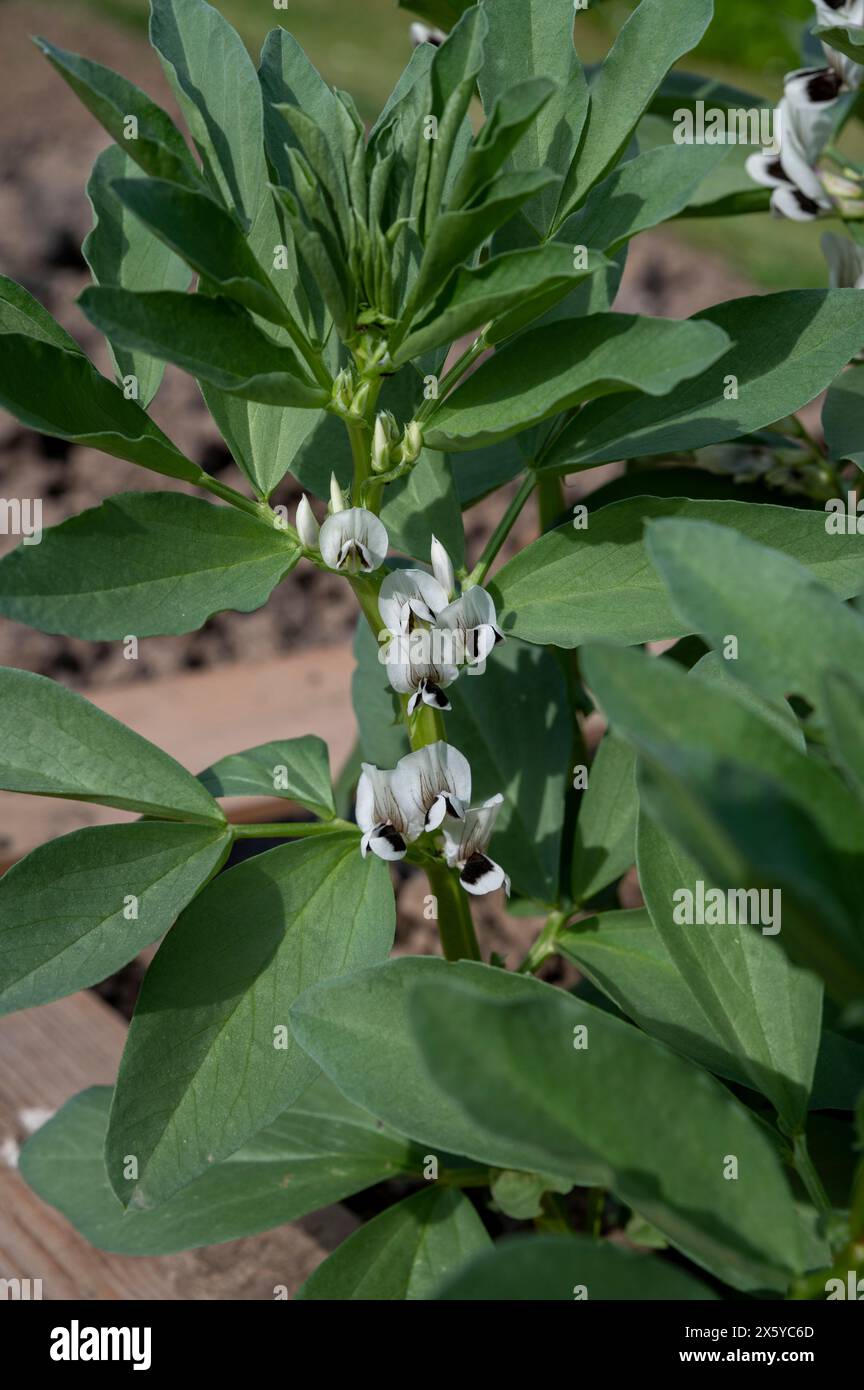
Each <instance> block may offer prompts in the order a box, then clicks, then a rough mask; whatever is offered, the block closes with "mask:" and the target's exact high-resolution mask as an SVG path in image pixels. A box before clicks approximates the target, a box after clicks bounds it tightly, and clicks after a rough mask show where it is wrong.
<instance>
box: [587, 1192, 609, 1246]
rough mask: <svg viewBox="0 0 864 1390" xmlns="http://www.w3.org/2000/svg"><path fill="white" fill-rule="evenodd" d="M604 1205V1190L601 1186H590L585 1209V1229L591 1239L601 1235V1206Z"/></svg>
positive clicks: (596, 1238) (598, 1237)
mask: <svg viewBox="0 0 864 1390" xmlns="http://www.w3.org/2000/svg"><path fill="white" fill-rule="evenodd" d="M605 1205H606V1190H605V1188H603V1187H592V1188H590V1189H589V1192H588V1205H587V1208H586V1211H585V1229H586V1231H587V1233H588V1235H589V1236H591V1237H592V1239H593V1240H600V1239H601V1238H602V1235H603V1208H604V1207H605Z"/></svg>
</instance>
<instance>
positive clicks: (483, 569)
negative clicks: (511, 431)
mask: <svg viewBox="0 0 864 1390" xmlns="http://www.w3.org/2000/svg"><path fill="white" fill-rule="evenodd" d="M536 486H537V475H536V473H527V474H526V475H525V477H524V478H523V479H522V486H521V487H520V488H519V491H518V492H517V493H516V496H515V497H514V498H513V500H512V502H511V503H510V506H509V507H508V508H507V510H506V512H505V513H504V515H503V516H502V518H501V520H500V521H499V523H498V525H497V526H496V527H495V530H494V531H493V532H492V535H491V536H490V537H489V540H488V541H487V542H486V545H485V547H484V549H483V554H482V555H481V556H480V559H479V560H478V561H477V563H476V565H475V566H474V568H473V570H472V571H471V573H470V574H469V576H468V578H467V580H466V581H465V587H466V588H470V586H471V585H472V584H482V583H483V580H484V579H485V578H486V575H487V574H488V573H489V568H490V566H491V564H492V562H493V560H494V559H495V557H496V555H497V554H498V551H499V550H500V549H501V547H502V545H503V544H504V542H505V541H506V539H507V537H508V536H509V535H510V532H511V531H512V530H513V527H514V526H515V524H516V522H517V520H518V518H519V514H520V512H521V511H522V508H523V507H524V506H525V503H526V502H527V501H528V498H529V497H530V496H531V494H532V492H533V491H534V489H535V487H536Z"/></svg>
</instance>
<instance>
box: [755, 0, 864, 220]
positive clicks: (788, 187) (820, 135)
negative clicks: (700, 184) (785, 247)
mask: <svg viewBox="0 0 864 1390" xmlns="http://www.w3.org/2000/svg"><path fill="white" fill-rule="evenodd" d="M814 4H815V6H816V17H817V20H818V22H819V24H820V25H832V24H833V25H835V26H838V25H842V26H848V27H861V26H864V0H814ZM822 47H823V51H824V53H825V57H826V60H827V62H826V65H825V66H824V67H818V68H800V69H797V70H796V71H795V72H790V73H787V75H786V78H785V82H784V88H783V97H782V100H781V101H780V105H779V106H778V108H777V111H776V117H775V129H776V130H777V131H778V142H777V143H778V148H777V149H775V150H770V149H769V150H763V151H762V152H761V154H754V155H751V156H750V158H749V159H748V161H747V172H748V173H749V175H750V177H751V178H752V179H753V180H754V181H755V182H756V183H759V184H762V185H763V186H764V187H766V188H770V189H771V190H772V191H771V208H772V211H773V212H775V213H776V214H777V215H778V216H780V217H788V218H792V219H793V220H794V221H798V222H807V221H810V220H812V219H813V218H814V217H819V216H820V214H822V213H826V212H830V211H831V210H833V209H834V208H836V209H837V210H838V211H839V212H840V214H841V216H844V217H862V216H864V200H862V189H861V184H860V181H859V180H858V179H857V178H856V177H855V171H853V170H851V169H844V171H843V173H842V174H837V173H835V172H833V171H832V170H830V169H826V168H823V167H822V166H821V165H820V162H819V161H820V159H821V157H822V154H823V151H824V150H825V147H826V145H828V144H829V143H830V141H831V139H832V136H833V134H834V128H835V121H836V118H837V115H838V112H837V103H838V101H839V100H840V98H841V97H842V96H843V94H844V93H845V92H848V91H856V90H857V89H858V88H859V87H860V86H861V82H862V79H864V67H862V66H861V65H860V64H858V63H855V62H853V61H852V59H850V58H847V57H846V56H845V55H844V54H842V53H838V52H837V51H836V50H835V49H832V48H829V47H828V46H827V45H826V44H823V45H822Z"/></svg>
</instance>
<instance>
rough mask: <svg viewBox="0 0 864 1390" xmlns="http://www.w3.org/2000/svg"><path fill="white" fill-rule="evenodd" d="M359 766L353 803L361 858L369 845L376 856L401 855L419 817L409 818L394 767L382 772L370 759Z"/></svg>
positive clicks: (418, 826) (415, 832)
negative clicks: (397, 789)
mask: <svg viewBox="0 0 864 1390" xmlns="http://www.w3.org/2000/svg"><path fill="white" fill-rule="evenodd" d="M362 768H363V772H362V774H361V777H360V781H359V782H358V783H357V803H356V812H357V824H358V825H359V827H360V829H361V830H362V831H363V838H362V839H361V841H360V853H361V854H362V855H363V858H364V859H365V858H366V855H367V854H368V852H369V850H370V849H371V851H372V853H373V854H377V856H378V858H379V859H404V858H405V855H406V854H407V852H408V845H409V844H410V842H411V841H412V840H416V839H417V836H418V835H419V833H420V830H421V829H422V821H421V822H419V823H416V822H413V821H412V820H411V819H410V817H409V816H408V815H407V814H406V813H405V810H404V808H403V806H402V805H401V804H400V801H399V797H398V796H397V794H396V789H395V787H394V779H395V776H396V773H395V770H394V771H393V772H382V771H381V770H380V769H379V768H377V767H375V766H374V765H373V764H372V763H363V764H362Z"/></svg>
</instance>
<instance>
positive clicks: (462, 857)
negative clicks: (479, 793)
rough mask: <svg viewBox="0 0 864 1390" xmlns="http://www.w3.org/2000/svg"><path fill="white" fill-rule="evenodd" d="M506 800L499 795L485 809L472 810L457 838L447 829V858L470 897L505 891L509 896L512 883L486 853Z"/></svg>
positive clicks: (445, 855) (486, 803)
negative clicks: (471, 894) (502, 804)
mask: <svg viewBox="0 0 864 1390" xmlns="http://www.w3.org/2000/svg"><path fill="white" fill-rule="evenodd" d="M503 800H504V798H503V797H502V796H501V795H500V793H499V795H498V796H491V797H490V798H489V800H488V801H484V802H483V805H482V806H475V807H472V809H471V810H470V811H467V812H466V814H465V819H464V821H463V822H462V824H461V826H460V827H459V830H460V832H461V833H460V834H459V835H458V836H457V835H454V834H453V832H452V831H451V830H449V829H448V828H447V827H446V826H445V827H444V857H445V859H446V860H447V863H448V864H449V865H450V867H451V869H452V868H458V869H459V882H460V883H461V884H462V887H463V888H464V889H465V891H466V892H467V893H475V894H482V893H494V891H495V889H496V888H502V887H503V889H504V891H505V893H506V894H507V896H508V898H509V896H510V879H509V878H508V876H507V874H505V872H504V870H503V869H502V868H501V865H500V864H496V863H495V861H494V859H490V858H489V856H488V854H487V853H486V850H487V848H488V846H489V841H490V840H491V838H492V831H493V830H494V829H495V821H496V820H497V818H498V811H499V808H500V806H501V803H502V802H503Z"/></svg>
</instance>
